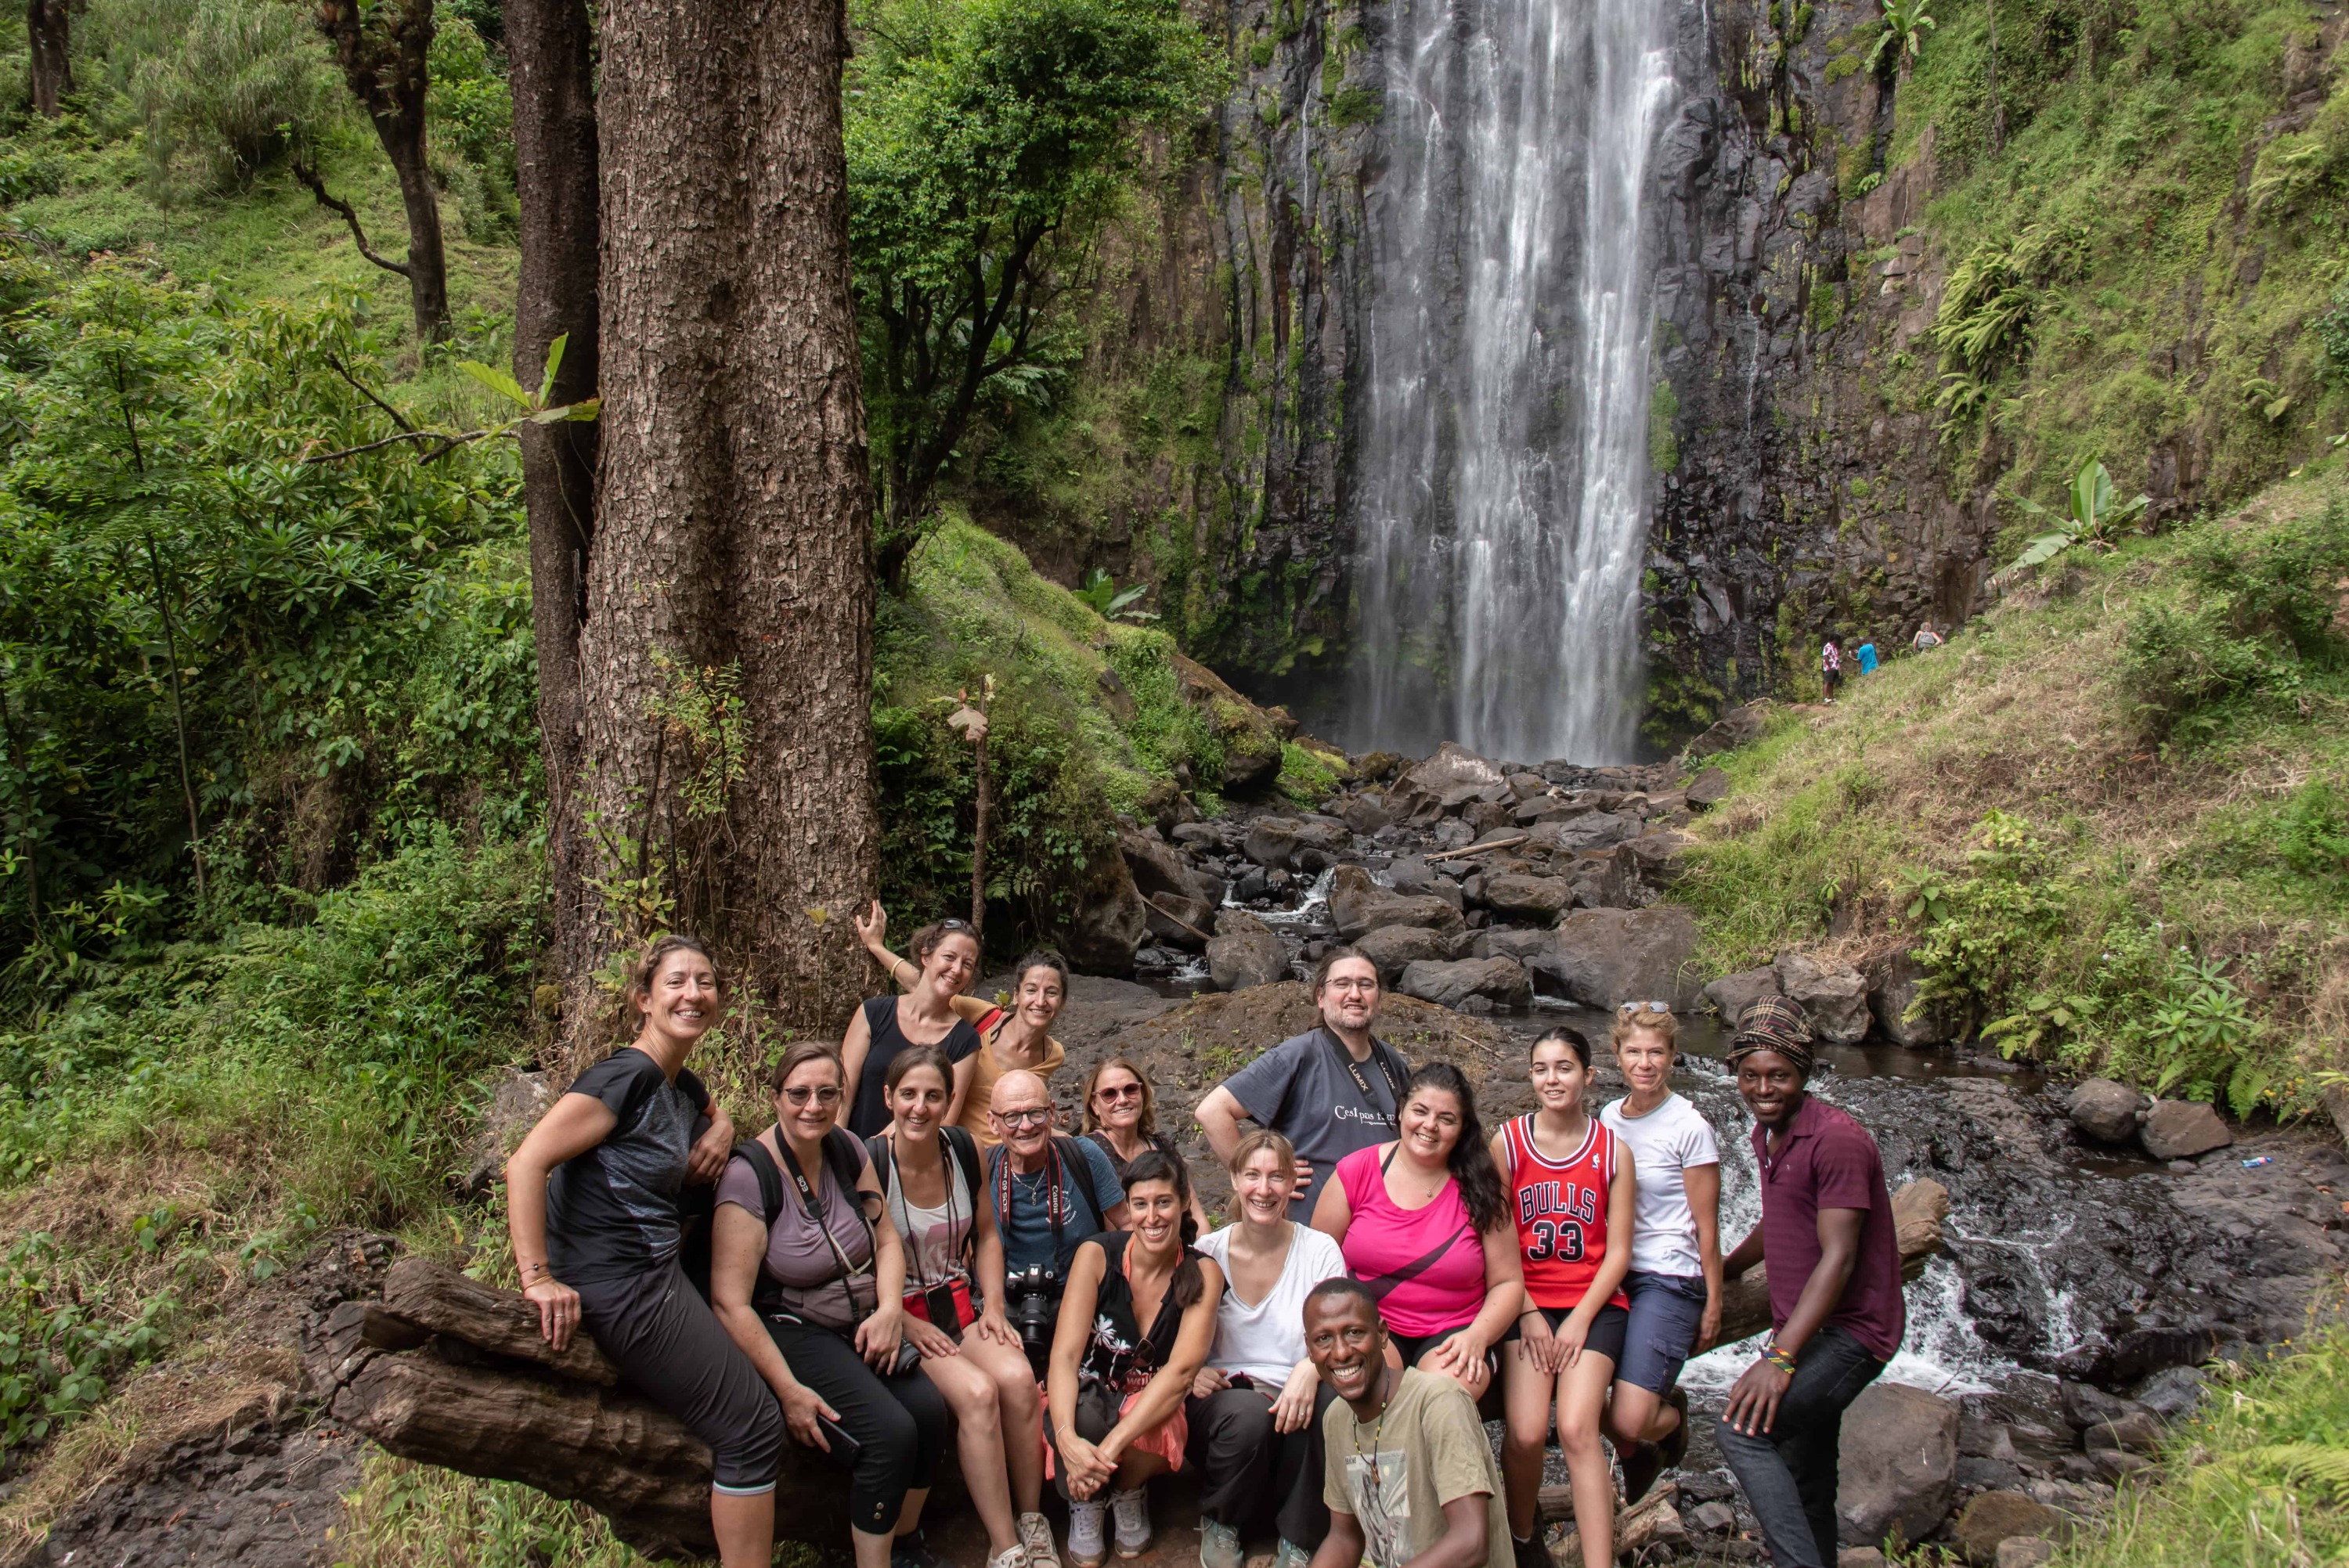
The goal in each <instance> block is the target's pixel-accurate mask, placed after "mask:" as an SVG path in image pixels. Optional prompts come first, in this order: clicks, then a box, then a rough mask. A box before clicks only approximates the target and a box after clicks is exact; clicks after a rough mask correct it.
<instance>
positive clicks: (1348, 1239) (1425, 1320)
mask: <svg viewBox="0 0 2349 1568" xmlns="http://www.w3.org/2000/svg"><path fill="white" fill-rule="evenodd" d="M1388 1152H1390V1150H1381V1149H1378V1148H1371V1149H1361V1150H1355V1151H1354V1152H1353V1153H1351V1154H1349V1155H1347V1156H1346V1157H1345V1158H1344V1159H1343V1160H1340V1161H1338V1181H1339V1184H1340V1186H1341V1187H1342V1188H1343V1189H1344V1191H1345V1193H1346V1202H1347V1204H1348V1205H1349V1206H1350V1208H1351V1209H1352V1210H1353V1212H1354V1218H1353V1222H1352V1223H1350V1224H1349V1225H1348V1226H1347V1227H1346V1236H1345V1239H1344V1240H1343V1241H1341V1242H1340V1243H1338V1250H1339V1251H1340V1252H1341V1253H1344V1254H1345V1257H1346V1271H1347V1272H1348V1273H1349V1274H1352V1275H1353V1276H1354V1277H1355V1278H1356V1279H1358V1280H1361V1282H1362V1283H1363V1284H1366V1285H1368V1286H1370V1287H1371V1294H1372V1295H1376V1296H1378V1297H1379V1315H1380V1316H1381V1317H1383V1318H1385V1319H1386V1324H1387V1326H1388V1327H1389V1328H1390V1329H1392V1330H1393V1331H1394V1332H1395V1333H1397V1334H1407V1335H1409V1336H1412V1337H1413V1338H1414V1339H1416V1338H1420V1337H1422V1336H1425V1335H1430V1334H1446V1333H1449V1332H1450V1331H1452V1330H1453V1329H1455V1328H1459V1327H1463V1326H1465V1325H1466V1324H1468V1323H1469V1322H1470V1321H1471V1320H1472V1319H1474V1318H1475V1315H1476V1313H1477V1310H1478V1309H1479V1308H1481V1307H1482V1306H1483V1305H1485V1243H1484V1242H1483V1240H1482V1239H1481V1238H1480V1237H1478V1235H1477V1234H1476V1227H1475V1225H1473V1224H1471V1223H1469V1222H1468V1205H1467V1204H1466V1203H1465V1202H1462V1201H1461V1197H1460V1183H1458V1182H1457V1181H1445V1182H1444V1190H1443V1191H1440V1192H1438V1193H1436V1195H1435V1201H1434V1202H1431V1203H1429V1204H1428V1205H1427V1206H1426V1207H1424V1208H1420V1209H1405V1208H1401V1207H1399V1206H1397V1204H1396V1203H1395V1201H1394V1200H1393V1199H1392V1198H1390V1197H1388V1196H1387V1183H1386V1178H1385V1175H1384V1174H1383V1173H1382V1172H1381V1170H1380V1169H1379V1161H1380V1160H1381V1157H1382V1156H1383V1155H1384V1154H1386V1153H1388ZM1398 1274H1407V1275H1409V1276H1410V1277H1408V1278H1405V1279H1402V1280H1397V1279H1395V1278H1394V1276H1395V1275H1398Z"/></svg>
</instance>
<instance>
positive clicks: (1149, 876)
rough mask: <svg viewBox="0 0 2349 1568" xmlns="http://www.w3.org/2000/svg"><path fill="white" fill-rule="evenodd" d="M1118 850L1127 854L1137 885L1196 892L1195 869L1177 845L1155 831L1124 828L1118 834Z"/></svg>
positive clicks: (1185, 894)
mask: <svg viewBox="0 0 2349 1568" xmlns="http://www.w3.org/2000/svg"><path fill="white" fill-rule="evenodd" d="M1117 851H1118V853H1120V854H1122V855H1123V856H1124V857H1125V869H1126V871H1127V872H1129V873H1131V874H1132V876H1133V885H1134V886H1135V887H1137V888H1139V889H1141V890H1142V891H1143V892H1145V893H1153V892H1165V893H1177V894H1180V895H1181V896H1183V897H1185V898H1190V897H1192V896H1194V893H1193V890H1192V887H1191V869H1190V868H1189V867H1188V866H1186V865H1185V864H1184V863H1183V857H1182V856H1181V855H1180V854H1178V853H1176V852H1175V851H1174V846H1173V845H1171V844H1168V843H1164V842H1163V841H1161V840H1160V839H1159V838H1158V836H1157V835H1156V834H1155V833H1137V832H1131V831H1128V832H1121V833H1119V834H1118V836H1117Z"/></svg>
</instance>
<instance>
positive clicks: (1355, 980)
mask: <svg viewBox="0 0 2349 1568" xmlns="http://www.w3.org/2000/svg"><path fill="white" fill-rule="evenodd" d="M1321 984H1322V985H1323V987H1324V988H1325V989H1327V990H1331V991H1375V990H1377V989H1378V988H1379V983H1378V982H1377V981H1375V980H1366V979H1363V978H1361V976H1359V975H1347V976H1345V977H1344V978H1343V979H1338V980H1325V981H1323V982H1322V983H1321Z"/></svg>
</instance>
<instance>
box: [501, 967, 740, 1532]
mask: <svg viewBox="0 0 2349 1568" xmlns="http://www.w3.org/2000/svg"><path fill="white" fill-rule="evenodd" d="M723 1004H724V995H723V991H722V988H721V986H720V983H719V977H718V967H717V965H715V964H714V963H712V962H711V960H710V957H709V953H708V952H707V951H706V950H704V949H703V947H702V945H701V944H699V943H698V942H696V941H695V940H693V939H692V938H691V937H689V936H664V937H662V938H661V939H660V940H659V941H657V942H656V943H654V944H652V946H651V948H650V949H649V950H647V953H646V954H645V956H644V958H643V959H642V960H641V961H640V962H639V963H638V964H637V965H636V968H635V970H634V971H633V972H632V973H631V974H630V975H629V978H628V989H627V995H626V1002H625V1004H624V1006H625V1007H626V1011H627V1016H632V1017H634V1018H635V1020H636V1024H637V1032H636V1039H635V1041H634V1042H633V1043H632V1044H629V1045H626V1046H623V1047H620V1048H619V1049H618V1050H616V1051H615V1052H613V1053H612V1054H611V1055H610V1056H608V1057H605V1058H604V1059H603V1060H602V1061H600V1062H597V1063H596V1064H595V1066H594V1067H591V1068H588V1069H587V1070H586V1071H585V1072H584V1073H581V1074H580V1075H579V1077H578V1078H576V1079H574V1081H573V1083H572V1085H571V1087H570V1088H569V1089H568V1090H566V1091H565V1092H564V1094H563V1096H562V1097H561V1098H560V1099H557V1100H556V1101H555V1102H554V1105H553V1106H551V1107H549V1108H548V1109H547V1112H546V1114H545V1115H544V1116H543V1117H541V1118H540V1119H539V1121H538V1125H537V1126H535V1127H533V1128H532V1129H531V1130H530V1134H529V1136H528V1137H526V1138H524V1139H523V1140H522V1146H521V1147H520V1148H519V1149H516V1150H514V1152H513V1158H512V1159H511V1160H509V1161H506V1224H507V1229H508V1231H509V1232H510V1233H511V1234H512V1238H513V1249H514V1263H515V1264H516V1265H518V1266H519V1268H520V1269H521V1271H522V1282H523V1295H526V1296H528V1297H529V1298H530V1300H531V1301H533V1303H535V1304H536V1305H537V1306H538V1313H539V1328H540V1332H542V1333H543V1334H544V1335H545V1336H546V1340H547V1343H548V1344H550V1345H552V1346H554V1347H555V1348H556V1349H557V1350H560V1349H562V1348H563V1347H564V1346H566V1345H568V1344H570V1342H571V1336H572V1335H573V1334H574V1332H575V1331H577V1330H578V1329H579V1328H581V1327H585V1329H586V1330H587V1333H588V1335H589V1336H590V1337H591V1338H593V1339H594V1340H595V1344H596V1345H597V1346H599V1347H600V1348H601V1349H602V1350H603V1352H604V1354H605V1355H606V1356H608V1357H611V1358H612V1361H613V1364H614V1365H615V1366H616V1367H619V1369H620V1372H621V1374H622V1376H624V1377H626V1378H627V1380H628V1381H629V1382H630V1383H632V1384H634V1385H635V1386H636V1388H637V1390H638V1391H639V1392H641V1393H643V1394H644V1395H645V1396H646V1397H647V1398H650V1399H652V1400H653V1401H654V1402H656V1403H657V1404H659V1405H660V1406H662V1407H663V1408H666V1409H667V1410H668V1411H669V1412H670V1413H671V1414H672V1415H675V1416H676V1417H677V1418H678V1419H679V1420H682V1421H683V1422H684V1423H685V1424H686V1425H687V1426H688V1427H689V1428H691V1429H693V1432H694V1434H695V1435H696V1436H697V1437H698V1438H700V1439H702V1441H704V1442H706V1443H708V1444H709V1449H710V1459H711V1468H712V1470H713V1471H714V1472H715V1476H714V1485H713V1486H712V1487H711V1490H710V1498H709V1522H710V1526H711V1531H712V1533H714V1534H715V1535H716V1536H717V1538H718V1551H719V1560H720V1561H721V1562H722V1563H724V1565H725V1568H751V1565H752V1564H758V1565H759V1568H764V1565H765V1564H766V1563H767V1561H768V1559H769V1558H770V1557H771V1556H772V1555H773V1550H774V1538H775V1473H776V1470H777V1469H778V1468H779V1465H780V1461H781V1454H782V1441H783V1418H782V1410H781V1408H780V1407H779V1406H778V1405H777V1404H776V1403H775V1398H774V1396H773V1395H772V1394H771V1393H770V1392H769V1391H768V1389H767V1386H766V1384H765V1383H764V1382H763V1381H762V1380H761V1378H760V1377H759V1374H758V1372H757V1370H756V1369H755V1368H753V1367H751V1365H750V1361H749V1359H748V1358H747V1357H744V1356H743V1354H742V1352H741V1351H740V1349H738V1348H737V1347H736V1346H735V1344H734V1342H733V1341H732V1340H731V1339H730V1338H729V1337H727V1334H726V1331H725V1329H723V1328H721V1327H719V1324H718V1320H717V1318H716V1317H715V1316H713V1315H711V1313H710V1311H709V1305H708V1304H707V1303H705V1302H704V1301H703V1300H702V1299H701V1296H700V1295H699V1294H698V1292H696V1291H695V1290H694V1288H693V1286H692V1285H691V1284H688V1282H687V1279H686V1277H685V1271H684V1269H683V1268H682V1267H681V1266H680V1264H679V1263H678V1249H679V1247H680V1245H681V1243H682V1241H683V1226H682V1224H681V1223H680V1218H679V1213H678V1192H679V1191H680V1190H681V1189H682V1188H683V1187H684V1186H685V1185H686V1184H687V1183H688V1182H693V1183H697V1184H707V1183H708V1182H710V1181H715V1180H716V1179H717V1178H718V1176H719V1173H720V1172H722V1171H724V1170H725V1169H726V1161H727V1156H728V1153H729V1152H730V1150H732V1148H733V1145H734V1124H733V1123H732V1122H731V1121H730V1120H728V1119H727V1118H726V1113H725V1112H724V1111H722V1110H719V1109H718V1108H717V1106H716V1105H715V1104H714V1103H712V1102H711V1100H710V1098H709V1091H708V1090H707V1089H705V1088H702V1086H701V1081H700V1080H699V1079H698V1078H695V1077H694V1076H693V1074H691V1073H689V1072H688V1071H686V1069H685V1058H686V1057H687V1056H688V1055H689V1054H690V1053H691V1052H692V1050H693V1047H694V1045H695V1043H696V1042H697V1041H698V1040H699V1039H700V1038H701V1037H702V1036H703V1035H704V1034H706V1033H708V1032H709V1027H710V1026H711V1025H713V1024H715V1023H716V1022H717V1021H718V1016H719V1011H720V1009H721V1007H722V1006H723Z"/></svg>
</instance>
